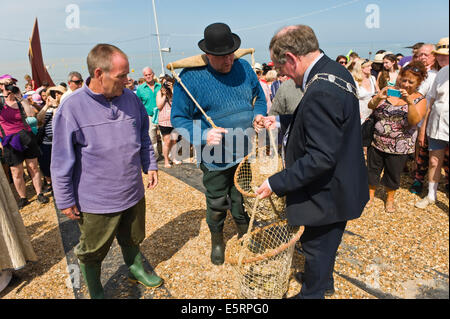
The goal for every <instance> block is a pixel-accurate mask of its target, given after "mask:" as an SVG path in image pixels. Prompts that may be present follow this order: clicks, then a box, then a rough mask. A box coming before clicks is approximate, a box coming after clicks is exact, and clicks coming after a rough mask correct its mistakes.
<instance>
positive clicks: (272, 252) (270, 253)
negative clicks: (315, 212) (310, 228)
mask: <svg viewBox="0 0 450 319" xmlns="http://www.w3.org/2000/svg"><path fill="white" fill-rule="evenodd" d="M284 222H286V221H284ZM270 226H271V225H269V226H267V227H270ZM304 230H305V227H304V226H300V228H299V229H298V231H297V233H296V234H295V236H294V237H292V238H291V240H290V241H289V242H287V243H285V244H283V245H281V246H280V247H278V248H276V249H272V250H269V251H268V252H267V253H265V254H262V255H259V256H256V257H251V258H248V259H245V260H242V258H240V259H239V260H238V262H237V263H235V260H229V261H228V262H229V263H230V264H237V265H238V266H241V265H242V264H249V263H254V262H257V261H261V260H264V259H267V258H270V257H273V256H276V255H278V254H279V253H280V252H282V251H283V250H285V249H287V248H289V247H291V246H292V245H294V244H295V243H296V242H297V241H298V240H299V239H300V236H301V235H302V234H303V232H304Z"/></svg>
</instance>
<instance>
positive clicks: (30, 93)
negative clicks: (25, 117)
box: [23, 91, 36, 99]
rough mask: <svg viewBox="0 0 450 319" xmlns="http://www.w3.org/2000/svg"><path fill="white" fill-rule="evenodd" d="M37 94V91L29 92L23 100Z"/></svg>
mask: <svg viewBox="0 0 450 319" xmlns="http://www.w3.org/2000/svg"><path fill="white" fill-rule="evenodd" d="M35 93H36V91H28V92H26V93H25V94H24V95H23V98H24V99H26V98H27V97H29V96H32V95H33V94H35Z"/></svg>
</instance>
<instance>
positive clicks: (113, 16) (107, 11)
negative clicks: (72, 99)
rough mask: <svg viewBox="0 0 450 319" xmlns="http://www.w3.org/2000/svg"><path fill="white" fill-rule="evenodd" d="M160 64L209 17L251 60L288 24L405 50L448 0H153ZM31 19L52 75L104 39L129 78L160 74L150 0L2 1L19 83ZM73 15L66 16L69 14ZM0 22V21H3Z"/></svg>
mask: <svg viewBox="0 0 450 319" xmlns="http://www.w3.org/2000/svg"><path fill="white" fill-rule="evenodd" d="M2 2H4V1H2ZM70 4H74V5H76V6H77V7H78V8H79V13H80V14H79V18H80V25H79V28H73V29H69V28H68V27H67V25H66V20H67V19H68V17H69V16H70V14H71V12H69V13H67V12H66V8H67V6H68V5H70ZM155 5H156V11H157V18H158V25H159V33H160V34H161V36H160V40H161V46H162V47H170V48H171V50H172V51H171V53H163V58H164V64H167V63H168V62H170V61H174V60H177V59H180V58H183V57H187V56H190V55H195V54H199V53H201V51H200V50H199V49H198V46H197V42H198V41H199V40H200V39H202V38H203V30H204V28H205V27H206V26H207V25H208V24H210V23H213V22H225V23H227V24H228V25H229V26H230V27H231V29H232V31H233V32H235V33H237V34H238V35H239V36H240V37H241V39H242V45H241V47H253V48H255V49H256V61H257V62H260V63H262V62H268V61H269V52H268V44H269V41H270V39H271V37H272V36H273V34H274V33H275V32H276V31H277V30H278V29H280V28H281V27H283V26H285V25H289V24H307V25H309V26H311V27H312V28H313V29H314V30H315V32H316V35H317V37H318V39H319V43H320V46H321V48H322V49H323V50H324V51H325V53H326V54H328V55H329V56H330V57H332V58H335V57H336V56H337V55H338V54H341V53H344V54H346V53H347V52H348V51H349V50H350V49H353V50H354V51H356V52H358V53H359V54H360V56H363V57H369V52H370V51H372V56H371V57H372V58H373V55H374V53H375V51H377V50H378V49H386V50H390V51H393V52H394V53H397V52H401V53H403V54H408V53H410V49H405V48H404V47H405V46H408V45H412V44H414V43H416V42H418V41H423V42H431V43H436V42H437V41H438V40H439V39H440V38H441V37H444V36H448V23H449V16H448V10H449V8H448V7H449V3H448V1H446V0H445V1H444V0H427V1H423V0H422V1H417V0H414V1H407V0H399V1H386V0H383V1H380V0H378V1H376V0H334V1H331V0H321V1H303V0H279V1H274V0H271V1H268V0H240V1H237V0H228V1H219V0H190V1H186V0H155ZM369 5H375V6H376V8H378V10H379V28H368V27H367V25H366V19H368V16H370V15H371V14H373V13H374V12H373V11H371V12H366V8H367V7H368V6H369ZM35 17H38V21H39V28H40V35H41V42H42V50H43V55H44V61H45V64H46V65H48V66H49V72H50V74H51V75H52V77H53V79H54V80H55V81H64V80H65V77H66V74H67V73H68V72H70V71H72V70H78V71H81V73H82V74H83V75H85V76H86V75H87V74H86V73H87V69H86V66H85V60H86V56H87V53H88V52H89V50H90V49H91V48H92V47H93V46H94V45H95V43H99V42H107V43H112V44H115V45H117V46H119V47H120V48H121V49H122V50H124V51H125V52H126V53H127V54H128V56H129V58H130V67H131V68H132V69H134V71H135V72H133V73H131V76H132V77H134V78H138V77H140V76H141V74H140V73H141V69H142V68H143V67H144V66H146V65H150V66H151V67H153V69H154V70H155V73H157V74H159V73H161V66H160V58H159V52H158V45H157V41H156V37H155V35H154V34H155V33H156V28H155V20H154V15H153V8H152V1H151V0H134V1H119V0H58V1H55V0H38V1H36V0H21V1H8V2H6V3H2V10H1V11H0V21H2V26H3V28H1V29H0V46H1V48H2V49H1V50H0V73H1V74H3V73H11V74H13V75H14V76H16V77H17V78H18V79H19V80H21V83H23V80H22V79H23V76H24V75H25V74H26V73H30V67H29V63H28V56H27V52H28V43H27V41H28V39H29V37H30V35H31V31H32V27H33V23H34V18H35ZM71 21H73V20H71ZM5 26H6V27H5Z"/></svg>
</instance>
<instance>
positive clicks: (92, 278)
mask: <svg viewBox="0 0 450 319" xmlns="http://www.w3.org/2000/svg"><path fill="white" fill-rule="evenodd" d="M80 269H81V273H82V274H83V277H84V281H85V282H86V285H87V287H88V290H89V295H90V296H91V299H104V298H105V294H104V291H103V286H102V283H101V282H100V274H101V272H102V264H101V263H92V264H83V263H81V262H80Z"/></svg>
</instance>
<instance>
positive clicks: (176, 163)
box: [172, 160, 183, 165]
mask: <svg viewBox="0 0 450 319" xmlns="http://www.w3.org/2000/svg"><path fill="white" fill-rule="evenodd" d="M172 163H173V164H175V165H180V164H183V162H182V161H178V160H173V161H172Z"/></svg>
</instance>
